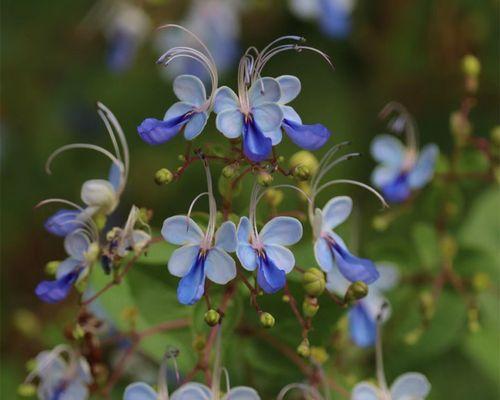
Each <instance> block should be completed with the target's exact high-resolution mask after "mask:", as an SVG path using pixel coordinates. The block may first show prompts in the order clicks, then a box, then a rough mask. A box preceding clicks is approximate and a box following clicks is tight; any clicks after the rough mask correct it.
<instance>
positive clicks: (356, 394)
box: [351, 372, 431, 400]
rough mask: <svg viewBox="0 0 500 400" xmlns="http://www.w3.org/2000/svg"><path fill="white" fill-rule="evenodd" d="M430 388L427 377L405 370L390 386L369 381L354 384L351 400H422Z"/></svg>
mask: <svg viewBox="0 0 500 400" xmlns="http://www.w3.org/2000/svg"><path fill="white" fill-rule="evenodd" d="M430 390H431V384H430V383H429V381H428V380H427V378H426V377H425V376H424V375H422V374H420V373H418V372H407V373H405V374H402V375H400V376H398V377H397V378H396V380H395V381H394V382H393V383H392V385H391V387H390V388H385V389H383V388H380V387H377V386H375V385H374V384H372V383H369V382H361V383H358V384H357V385H356V386H354V388H353V390H352V393H351V400H385V399H391V400H410V399H411V400H424V399H425V398H426V397H427V395H428V394H429V392H430Z"/></svg>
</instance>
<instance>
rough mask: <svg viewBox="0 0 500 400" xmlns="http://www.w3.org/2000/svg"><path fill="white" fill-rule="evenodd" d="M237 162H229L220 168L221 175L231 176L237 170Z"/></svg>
mask: <svg viewBox="0 0 500 400" xmlns="http://www.w3.org/2000/svg"><path fill="white" fill-rule="evenodd" d="M238 169H239V166H238V164H229V165H226V166H225V167H224V168H222V176H223V177H224V178H226V179H231V178H233V177H234V176H235V175H236V173H237V172H238Z"/></svg>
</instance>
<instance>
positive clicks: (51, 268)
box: [45, 261, 61, 276]
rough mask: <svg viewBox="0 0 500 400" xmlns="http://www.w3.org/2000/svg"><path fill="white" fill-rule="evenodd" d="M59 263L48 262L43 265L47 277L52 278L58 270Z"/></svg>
mask: <svg viewBox="0 0 500 400" xmlns="http://www.w3.org/2000/svg"><path fill="white" fill-rule="evenodd" d="M59 264H61V262H60V261H49V262H48V263H47V264H45V273H46V274H47V275H49V276H54V275H55V274H56V272H57V268H59Z"/></svg>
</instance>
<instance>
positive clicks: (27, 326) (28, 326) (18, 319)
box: [12, 308, 41, 339]
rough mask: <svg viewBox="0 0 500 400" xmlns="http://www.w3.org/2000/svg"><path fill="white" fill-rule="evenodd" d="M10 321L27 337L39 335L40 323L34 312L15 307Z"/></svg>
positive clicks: (32, 337) (31, 337)
mask: <svg viewBox="0 0 500 400" xmlns="http://www.w3.org/2000/svg"><path fill="white" fill-rule="evenodd" d="M12 323H13V325H14V327H15V328H16V330H17V331H18V332H20V333H21V334H22V335H24V336H26V337H27V338H30V339H35V338H38V337H40V332H41V326H40V325H41V324H40V320H39V319H38V316H37V315H36V314H35V313H34V312H32V311H30V310H27V309H24V308H21V309H17V310H15V311H14V313H13V315H12Z"/></svg>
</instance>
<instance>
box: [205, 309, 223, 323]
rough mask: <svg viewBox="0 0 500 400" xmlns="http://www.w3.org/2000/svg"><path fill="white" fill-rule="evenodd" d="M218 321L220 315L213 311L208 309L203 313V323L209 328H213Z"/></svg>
mask: <svg viewBox="0 0 500 400" xmlns="http://www.w3.org/2000/svg"><path fill="white" fill-rule="evenodd" d="M219 321H220V314H219V313H218V312H217V311H216V310H214V309H210V310H208V311H207V312H206V313H205V322H206V323H207V325H209V326H215V325H217V324H218V323H219Z"/></svg>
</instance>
